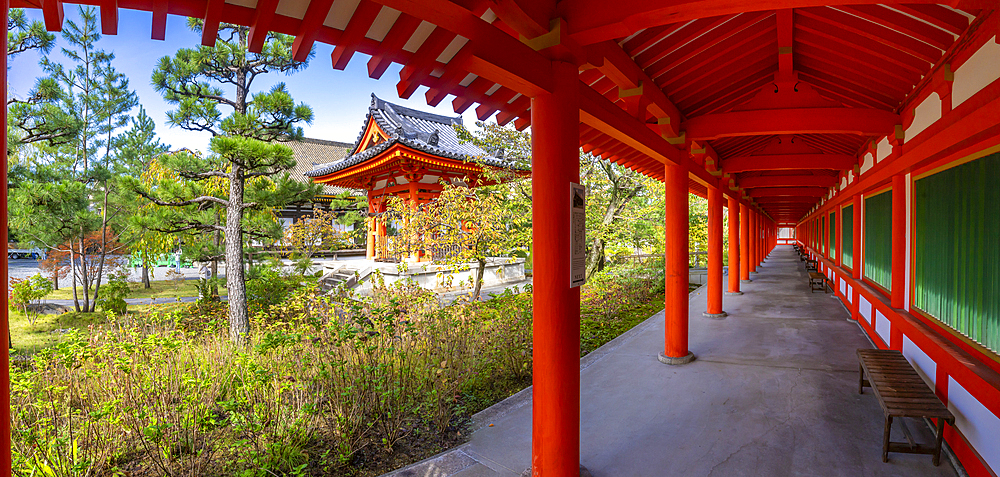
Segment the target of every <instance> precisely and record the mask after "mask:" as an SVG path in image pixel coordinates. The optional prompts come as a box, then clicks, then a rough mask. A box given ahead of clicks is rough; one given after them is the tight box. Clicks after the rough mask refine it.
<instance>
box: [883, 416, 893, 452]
mask: <svg viewBox="0 0 1000 477" xmlns="http://www.w3.org/2000/svg"><path fill="white" fill-rule="evenodd" d="M891 429H892V416H886V417H885V435H884V436H883V437H882V462H889V430H891Z"/></svg>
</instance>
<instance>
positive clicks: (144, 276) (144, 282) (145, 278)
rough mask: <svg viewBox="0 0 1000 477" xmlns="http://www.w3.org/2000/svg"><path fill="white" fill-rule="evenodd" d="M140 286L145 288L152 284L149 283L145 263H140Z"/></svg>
mask: <svg viewBox="0 0 1000 477" xmlns="http://www.w3.org/2000/svg"><path fill="white" fill-rule="evenodd" d="M142 287H143V288H145V289H147V290H148V289H150V288H152V287H153V285H152V284H151V283H149V268H147V267H146V264H143V265H142Z"/></svg>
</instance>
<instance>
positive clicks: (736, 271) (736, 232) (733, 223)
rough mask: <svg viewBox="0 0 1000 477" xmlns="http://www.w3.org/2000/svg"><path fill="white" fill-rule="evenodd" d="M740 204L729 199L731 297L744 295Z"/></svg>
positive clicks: (732, 198)
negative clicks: (741, 265)
mask: <svg viewBox="0 0 1000 477" xmlns="http://www.w3.org/2000/svg"><path fill="white" fill-rule="evenodd" d="M742 260H746V258H743V259H741V258H740V203H739V202H738V201H737V200H736V198H735V197H730V198H729V291H727V292H726V293H727V294H729V295H742V294H743V292H741V291H740V262H741V261H742Z"/></svg>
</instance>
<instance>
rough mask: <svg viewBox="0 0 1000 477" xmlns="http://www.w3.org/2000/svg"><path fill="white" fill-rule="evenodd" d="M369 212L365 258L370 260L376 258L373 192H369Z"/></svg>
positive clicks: (366, 220) (366, 223)
mask: <svg viewBox="0 0 1000 477" xmlns="http://www.w3.org/2000/svg"><path fill="white" fill-rule="evenodd" d="M368 214H369V217H368V218H367V219H365V225H367V226H368V235H367V237H368V239H367V240H366V241H365V258H367V259H368V260H373V259H375V239H376V238H375V217H373V216H372V215H374V214H375V205H374V204H372V199H371V192H370V191H369V192H368Z"/></svg>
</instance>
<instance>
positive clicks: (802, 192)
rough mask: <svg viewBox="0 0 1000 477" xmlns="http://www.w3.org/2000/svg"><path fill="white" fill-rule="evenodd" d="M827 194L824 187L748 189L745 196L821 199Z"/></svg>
mask: <svg viewBox="0 0 1000 477" xmlns="http://www.w3.org/2000/svg"><path fill="white" fill-rule="evenodd" d="M827 193H829V189H827V188H826V187H761V188H758V189H750V190H749V191H748V192H747V194H748V195H749V196H750V197H754V198H756V197H774V196H796V197H823V196H825V195H826V194H827Z"/></svg>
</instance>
